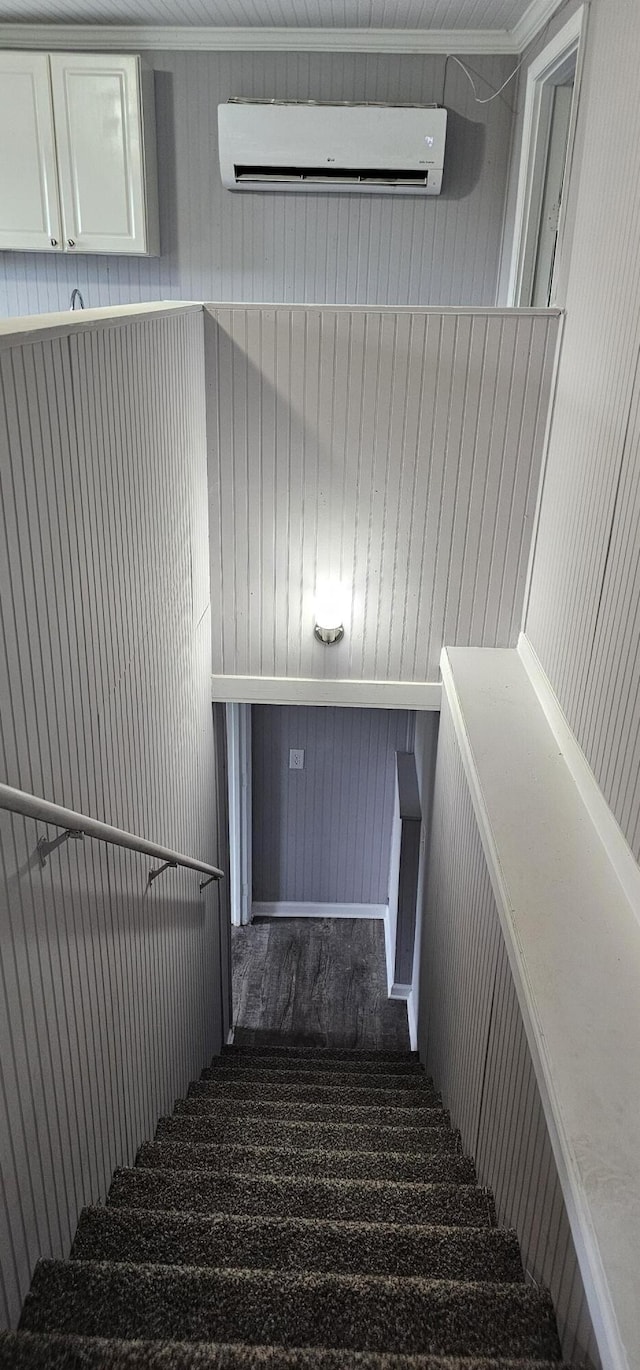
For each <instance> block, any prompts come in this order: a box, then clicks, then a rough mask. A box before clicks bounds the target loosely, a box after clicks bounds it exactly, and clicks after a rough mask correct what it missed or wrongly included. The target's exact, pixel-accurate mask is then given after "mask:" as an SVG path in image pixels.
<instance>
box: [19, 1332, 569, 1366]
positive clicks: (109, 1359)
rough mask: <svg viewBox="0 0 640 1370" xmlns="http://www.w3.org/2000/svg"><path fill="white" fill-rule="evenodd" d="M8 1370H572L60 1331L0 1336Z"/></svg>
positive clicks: (550, 1363)
mask: <svg viewBox="0 0 640 1370" xmlns="http://www.w3.org/2000/svg"><path fill="white" fill-rule="evenodd" d="M0 1357H1V1363H2V1365H3V1367H5V1370H114V1367H115V1366H118V1370H263V1367H264V1370H280V1367H282V1370H345V1367H353V1370H571V1367H570V1366H568V1365H565V1364H563V1363H560V1362H559V1361H556V1360H554V1361H547V1360H545V1361H540V1360H535V1361H534V1360H522V1359H520V1360H513V1359H512V1358H510V1359H508V1360H504V1359H495V1358H492V1359H486V1357H482V1358H481V1359H478V1358H477V1357H474V1358H473V1359H468V1358H466V1357H465V1358H460V1357H457V1356H456V1357H450V1356H447V1357H442V1356H430V1355H424V1356H423V1355H417V1356H403V1355H394V1354H393V1353H392V1354H385V1353H376V1352H361V1351H346V1352H344V1351H335V1350H326V1349H325V1348H322V1347H320V1348H313V1347H311V1348H304V1349H302V1348H297V1349H296V1350H295V1351H288V1350H286V1349H285V1348H283V1347H281V1346H246V1345H243V1344H241V1343H235V1344H229V1343H227V1344H226V1345H225V1344H220V1343H218V1344H215V1343H211V1342H199V1343H194V1342H178V1341H164V1342H161V1341H140V1340H132V1341H122V1340H117V1339H115V1338H114V1339H109V1338H105V1337H79V1336H74V1335H73V1334H71V1335H67V1336H65V1335H64V1334H56V1333H50V1334H46V1333H37V1332H0Z"/></svg>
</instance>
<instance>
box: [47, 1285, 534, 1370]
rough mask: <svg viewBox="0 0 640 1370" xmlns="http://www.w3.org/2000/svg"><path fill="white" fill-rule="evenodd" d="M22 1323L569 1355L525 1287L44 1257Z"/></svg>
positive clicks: (157, 1334) (351, 1345)
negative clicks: (562, 1349) (561, 1346)
mask: <svg viewBox="0 0 640 1370" xmlns="http://www.w3.org/2000/svg"><path fill="white" fill-rule="evenodd" d="M20 1327H21V1328H26V1329H27V1330H31V1331H38V1332H42V1331H59V1332H77V1333H80V1334H82V1335H85V1336H87V1335H88V1336H96V1335H100V1334H104V1333H105V1332H106V1333H107V1334H109V1335H112V1336H117V1337H123V1336H124V1337H127V1336H130V1337H133V1336H145V1337H152V1338H158V1339H162V1338H166V1337H169V1338H171V1339H177V1340H182V1339H184V1340H190V1341H200V1340H202V1341H206V1340H220V1341H244V1342H248V1343H249V1344H251V1343H258V1344H260V1343H261V1342H263V1341H264V1340H265V1335H264V1334H265V1331H268V1339H269V1342H270V1343H271V1344H273V1345H281V1346H308V1345H318V1344H319V1345H322V1346H334V1347H341V1348H344V1349H347V1348H348V1349H350V1350H354V1351H355V1350H362V1351H382V1350H385V1351H402V1352H405V1353H406V1352H417V1351H430V1352H432V1353H436V1352H437V1353H440V1354H445V1353H450V1354H457V1355H463V1354H466V1355H481V1354H485V1355H493V1356H496V1355H501V1354H502V1353H503V1352H507V1353H510V1354H512V1355H513V1353H514V1352H518V1353H519V1354H525V1355H530V1356H538V1357H543V1358H547V1359H549V1358H553V1357H554V1356H555V1357H556V1358H558V1356H559V1346H558V1341H557V1333H556V1330H555V1319H554V1315H553V1308H552V1304H551V1300H550V1298H549V1296H548V1295H547V1294H544V1293H542V1292H540V1291H539V1290H537V1289H535V1288H533V1287H531V1286H529V1285H525V1284H522V1285H520V1284H489V1283H475V1282H461V1281H450V1280H426V1279H421V1278H416V1277H404V1278H398V1277H396V1276H389V1275H337V1274H322V1275H319V1274H309V1273H307V1272H305V1273H295V1274H293V1273H291V1272H289V1271H281V1270H278V1271H272V1270H268V1271H266V1270H260V1271H256V1270H249V1271H247V1270H228V1269H225V1270H212V1269H210V1268H207V1269H200V1268H196V1267H193V1266H190V1267H185V1266H175V1265H174V1266H169V1265H153V1264H149V1265H143V1264H140V1265H133V1264H132V1263H131V1262H122V1263H118V1262H108V1261H107V1262H99V1261H56V1260H44V1261H39V1262H38V1265H37V1266H36V1269H35V1272H34V1276H33V1281H32V1285H31V1290H30V1293H29V1294H28V1295H27V1298H26V1300H25V1304H24V1308H23V1312H22V1318H21V1321H20Z"/></svg>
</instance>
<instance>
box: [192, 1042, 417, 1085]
mask: <svg viewBox="0 0 640 1370" xmlns="http://www.w3.org/2000/svg"><path fill="white" fill-rule="evenodd" d="M209 1069H211V1070H230V1071H235V1070H238V1071H244V1070H255V1069H260V1070H282V1071H285V1072H286V1071H294V1072H296V1071H315V1072H316V1073H317V1072H326V1073H327V1074H331V1073H332V1072H334V1071H336V1072H338V1073H345V1074H352V1073H353V1074H374V1075H375V1074H380V1073H383V1074H390V1075H417V1076H418V1077H419V1078H420V1079H423V1080H426V1079H428V1078H429V1077H428V1076H427V1075H426V1074H425V1070H424V1066H422V1065H421V1064H420V1061H418V1060H417V1059H414V1057H412V1056H398V1057H393V1056H392V1057H390V1058H389V1057H385V1056H384V1055H382V1054H380V1055H378V1054H376V1055H375V1056H373V1057H365V1056H363V1055H362V1054H359V1053H354V1055H353V1059H350V1058H349V1057H348V1056H344V1055H343V1056H332V1055H329V1054H328V1055H326V1056H321V1055H315V1056H296V1055H293V1054H290V1053H288V1052H287V1053H280V1055H278V1053H277V1051H276V1049H275V1047H274V1048H272V1050H271V1051H267V1050H265V1051H264V1052H252V1051H238V1052H235V1053H228V1052H223V1053H222V1055H221V1056H214V1058H213V1060H212V1061H211V1063H210V1066H209Z"/></svg>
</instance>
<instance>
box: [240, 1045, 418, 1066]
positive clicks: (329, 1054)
mask: <svg viewBox="0 0 640 1370" xmlns="http://www.w3.org/2000/svg"><path fill="white" fill-rule="evenodd" d="M222 1056H223V1057H224V1056H284V1057H286V1058H292V1057H300V1058H302V1059H305V1060H306V1059H308V1058H311V1057H314V1056H317V1057H318V1059H319V1060H322V1061H329V1060H334V1061H358V1060H360V1061H414V1062H415V1063H416V1064H419V1056H418V1052H417V1051H378V1050H377V1049H376V1048H359V1047H318V1046H275V1045H271V1044H265V1045H264V1046H251V1047H250V1046H236V1045H235V1044H232V1045H230V1046H225V1047H223V1049H222Z"/></svg>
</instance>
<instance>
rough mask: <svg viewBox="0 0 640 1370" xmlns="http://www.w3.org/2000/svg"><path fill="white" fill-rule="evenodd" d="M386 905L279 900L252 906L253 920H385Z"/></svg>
mask: <svg viewBox="0 0 640 1370" xmlns="http://www.w3.org/2000/svg"><path fill="white" fill-rule="evenodd" d="M386 911H387V905H386V904H315V903H312V902H307V901H305V902H303V903H294V902H290V901H288V900H277V901H276V902H274V903H263V902H260V901H258V902H257V903H253V904H252V905H251V917H252V918H384V917H385V914H386Z"/></svg>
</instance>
